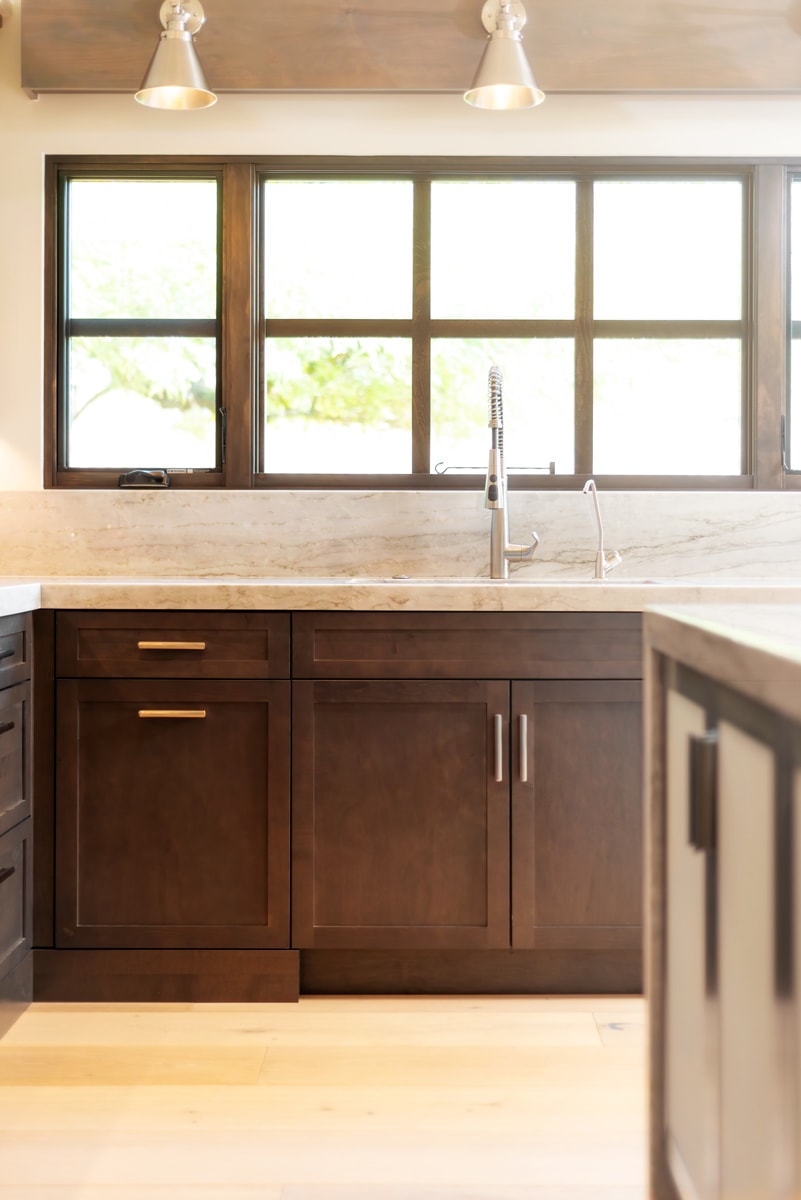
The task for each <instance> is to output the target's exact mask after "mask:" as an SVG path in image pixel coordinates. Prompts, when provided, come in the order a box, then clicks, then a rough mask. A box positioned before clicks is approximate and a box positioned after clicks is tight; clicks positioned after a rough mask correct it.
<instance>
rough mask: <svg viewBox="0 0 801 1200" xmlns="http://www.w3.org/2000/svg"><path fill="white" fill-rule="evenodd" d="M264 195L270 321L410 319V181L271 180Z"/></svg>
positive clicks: (266, 298) (411, 194)
mask: <svg viewBox="0 0 801 1200" xmlns="http://www.w3.org/2000/svg"><path fill="white" fill-rule="evenodd" d="M263 197H264V308H265V312H266V315H267V316H268V317H341V318H349V317H351V318H352V317H384V318H397V319H404V318H409V317H411V315H412V265H413V257H412V228H413V225H412V214H413V198H414V197H413V187H412V184H411V183H410V182H409V181H408V180H401V181H392V180H389V181H387V180H315V181H300V182H296V181H290V180H281V179H276V180H270V182H269V183H266V184H265V185H264V188H263Z"/></svg>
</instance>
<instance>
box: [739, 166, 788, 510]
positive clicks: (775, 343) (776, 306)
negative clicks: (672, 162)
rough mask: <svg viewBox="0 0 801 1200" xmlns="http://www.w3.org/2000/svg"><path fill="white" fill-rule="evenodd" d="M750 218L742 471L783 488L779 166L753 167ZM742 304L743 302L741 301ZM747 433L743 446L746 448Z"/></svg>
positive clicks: (782, 201) (782, 175)
mask: <svg viewBox="0 0 801 1200" xmlns="http://www.w3.org/2000/svg"><path fill="white" fill-rule="evenodd" d="M755 193H756V194H755V197H754V202H755V204H756V214H755V218H756V219H755V220H754V221H753V222H746V225H747V226H748V225H751V226H753V229H754V235H755V237H756V247H757V253H754V252H753V247H752V241H751V238H750V237H749V238H748V245H747V250H748V253H747V254H746V256H745V262H746V263H749V264H753V265H752V266H749V267H748V268H747V269H746V287H745V292H746V296H747V295H748V294H749V293H750V294H751V295H754V296H755V301H756V303H755V311H753V312H748V311H747V314H746V317H747V321H748V323H749V325H750V323H751V321H753V331H754V332H753V338H748V337H746V338H745V341H744V345H745V346H746V347H748V346H749V345H752V346H753V363H752V364H751V363H748V362H744V363H743V378H744V380H745V381H746V387H745V396H746V398H747V394H748V390H749V389H748V387H747V381H748V379H749V376H752V378H753V389H752V392H753V402H754V407H753V413H749V412H748V411H747V410H746V411H745V412H744V414H743V416H744V424H743V430H744V432H745V431H746V430H747V429H748V425H747V424H746V423H745V422H746V421H747V420H748V419H750V422H751V430H752V435H753V436H752V439H751V440H752V447H751V455H750V457H751V462H750V463H749V462H744V463H743V471H744V473H746V474H748V473H749V472H753V475H754V487H757V488H770V489H777V488H781V487H782V486H783V475H782V462H781V434H780V429H781V417H782V413H783V412H785V396H786V390H787V365H786V364H787V360H786V353H787V350H786V338H787V332H786V331H787V285H786V270H787V251H786V233H785V231H786V224H787V221H786V212H787V184H786V171H785V168H784V167H783V166H781V165H774V164H769V165H768V164H763V165H760V166H758V167H757V168H756V180H755ZM752 270H753V271H755V272H756V278H755V280H754V286H749V283H750V281H749V278H748V277H749V275H750V272H751V271H752ZM745 303H746V304H747V300H746V301H745ZM748 441H749V439H748V438H747V437H745V436H744V437H743V444H744V447H745V449H746V453H747V451H748Z"/></svg>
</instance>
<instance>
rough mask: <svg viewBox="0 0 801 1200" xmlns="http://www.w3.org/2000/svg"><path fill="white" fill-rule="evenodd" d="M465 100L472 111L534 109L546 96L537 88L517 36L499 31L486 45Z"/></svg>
mask: <svg viewBox="0 0 801 1200" xmlns="http://www.w3.org/2000/svg"><path fill="white" fill-rule="evenodd" d="M464 98H465V100H466V101H467V103H468V104H472V105H473V107H474V108H495V109H502V108H533V107H534V105H535V104H542V102H543V100H544V99H545V93H544V92H542V91H540V89H539V88H538V87H537V84H536V81H535V79H534V75H533V73H532V70H531V67H530V66H529V65H528V59H527V58H526V52H525V50H524V49H523V45H522V42H521V39H520V35H519V34H517V33H510V32H506V31H505V30H498V31H497V32H496V33H493V34H492V35H491V37H490V39H489V41H488V42H487V46H486V49H485V50H484V55H483V57H482V59H481V62H480V63H479V65H478V70H477V71H476V76H475V79H474V80H473V84H472V86H471V88H470V90H469V91H467V92H465V95H464Z"/></svg>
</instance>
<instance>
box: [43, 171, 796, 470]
mask: <svg viewBox="0 0 801 1200" xmlns="http://www.w3.org/2000/svg"><path fill="white" fill-rule="evenodd" d="M799 171H801V161H796V160H794V161H789V160H788V161H778V160H775V159H771V160H755V159H740V158H738V159H733V158H726V159H698V158H692V159H675V158H672V159H657V158H645V159H643V158H636V159H632V158H627V159H618V158H615V159H611V158H604V159H597V160H590V159H579V158H557V159H554V158H537V159H532V158H493V159H484V158H459V157H453V158H383V157H371V158H350V157H348V158H341V157H305V156H283V157H275V158H269V159H250V158H248V159H245V158H242V157H232V158H227V157H226V158H219V157H215V158H211V157H205V158H204V157H191V158H183V157H182V158H179V159H172V158H165V157H128V156H126V157H124V158H123V157H121V156H119V157H116V156H114V157H106V156H104V157H103V158H102V159H95V158H88V157H69V158H66V157H65V158H60V157H59V158H56V157H53V158H48V160H47V162H46V223H45V262H46V270H45V312H46V321H45V380H44V393H45V415H44V439H45V442H44V444H45V456H44V483H45V487H67V488H116V487H117V484H118V476H119V471H117V470H77V469H70V468H65V467H64V465H63V455H62V454H61V446H62V444H63V435H62V417H61V415H60V408H61V406H62V404H61V399H60V396H59V386H60V385H59V379H60V376H61V374H62V370H61V368H62V363H61V356H62V353H63V349H62V348H63V346H64V344H65V329H64V321H63V296H64V278H63V273H64V267H63V252H62V250H61V242H62V237H61V232H60V226H59V221H60V220H61V204H60V200H59V189H60V186H61V184H60V181H61V180H62V179H63V178H67V177H70V175H71V174H72V175H78V176H80V175H83V176H86V175H90V174H91V175H96V174H105V175H107V176H109V177H117V176H121V175H124V174H125V173H131V174H133V173H141V174H143V175H147V174H148V173H149V174H153V175H158V174H161V175H171V174H173V173H174V174H176V175H180V174H188V175H192V174H195V175H199V174H204V173H207V174H213V173H219V177H220V179H221V195H222V212H221V214H220V220H221V243H220V245H221V263H220V277H221V304H220V310H219V314H218V324H219V339H220V340H219V348H220V353H219V355H218V372H219V388H220V392H219V395H220V397H221V407H222V408H224V410H225V426H226V444H225V453H224V457H223V460H222V462H221V463H220V464H219V469H218V470H217V471H209V472H195V473H191V474H183V473H180V472H178V473H175V474H174V475H172V477H171V483H172V485H173V486H176V487H182V488H194V489H198V488H200V489H214V488H225V489H231V488H265V489H269V488H276V489H277V488H280V489H286V488H293V489H340V488H341V489H351V490H358V489H362V488H369V489H371V490H374V489H381V490H437V491H463V490H478V489H480V488H481V487H483V477H481V478H480V477H478V476H475V475H457V474H453V475H451V474H446V475H437V474H432V473H430V471H429V444H430V435H431V416H430V404H429V370H430V343H431V338H432V337H459V336H467V335H468V334H470V335H472V336H479V334H480V335H481V336H504V337H521V336H523V337H525V336H531V335H532V333H536V334H537V335H538V336H554V335H561V336H570V337H573V338H574V339H575V342H574V346H575V366H576V389H575V397H576V400H575V416H576V471H575V472H574V473H571V474H559V475H537V476H536V477H533V478H532V477H531V476H530V475H517V476H516V475H514V474H513V475H511V476H510V480H509V486H510V488H513V489H519V490H564V489H568V490H570V489H573V488H577V487H580V486H582V485H583V483H584V482H585V481H586V479H587V478H588V476H589V475H590V474H591V473H592V472H591V453H592V350H593V339H594V337H596V336H598V334H599V333H601V334H603V333H604V332H605V331H607V328H608V327H609V328H611V325H610V323H608V322H596V321H595V320H594V319H593V316H592V311H591V305H592V264H591V259H590V257H589V256H588V255H587V252H586V248H587V245H588V241H587V239H588V237H589V236H590V235H591V231H592V190H591V185H592V183H593V182H594V181H596V180H603V179H615V178H618V179H632V178H637V179H646V178H671V179H677V178H685V179H686V178H692V177H694V176H697V177H699V178H715V177H721V178H725V177H728V178H732V177H737V178H740V179H742V180H743V182H744V196H745V212H744V222H743V225H744V233H743V292H744V304H743V313H742V319H741V320H740V321H734V322H711V323H708V326H705V324H704V323H703V322H680V321H679V322H662V321H660V322H653V323H646V322H631V323H625V322H618V321H616V322H614V323H612V324H613V325H614V327H615V331H616V333H617V336H626V335H627V329H628V331H629V333H630V332H631V330H633V329H634V327H635V325H636V327H637V330H638V331H639V333H640V335H641V336H642V335H643V334H647V333H648V332H649V330H651V329H652V331H653V332H661V333H664V332H665V331H666V330H668V329H670V330H671V331H673V332H675V333H676V334H678V335H682V336H686V335H687V333H688V331H692V336H709V335H710V334H711V333H712V332H713V331H714V332H720V331H721V329H722V328H723V327H724V326H725V328H726V330H727V332H729V333H731V332H736V333H739V334H741V336H742V346H743V354H744V359H743V372H742V375H743V395H742V414H743V424H742V428H743V461H742V472H741V473H740V474H738V475H729V476H720V475H701V476H699V475H692V476H690V475H676V476H670V475H669V476H654V475H621V476H617V475H601V474H596V475H595V478H596V480H597V481H598V483H599V486H602V487H604V488H606V489H619V490H648V491H659V490H674V491H675V490H715V491H730V490H737V491H743V490H750V489H765V490H777V489H781V488H791V489H792V488H801V476H795V475H793V474H792V473H788V472H785V471H784V470H783V468H782V449H781V418H782V415H783V414H784V412H785V406H786V392H787V355H788V346H789V324H788V319H787V310H788V298H787V286H788V279H787V275H788V272H787V236H788V235H787V214H788V208H789V200H788V197H789V178H790V177H791V176H793V175H795V176H797V175H798V173H799ZM321 177H329V178H332V179H337V178H365V179H367V178H369V179H410V180H412V181H413V182H414V187H415V200H414V233H413V272H414V279H413V296H414V300H413V310H412V315H411V318H410V319H409V320H407V321H397V320H394V321H381V320H378V321H339V322H333V321H326V322H325V323H324V324H325V329H326V332H327V333H332V332H334V333H336V334H338V335H339V336H344V335H345V334H346V333H348V332H354V331H357V330H358V332H360V333H365V332H370V333H371V334H373V335H376V334H379V335H380V334H388V335H392V336H398V335H399V333H401V334H402V335H403V336H408V337H410V338H411V340H412V454H411V462H412V467H411V470H410V471H409V472H408V473H403V474H392V475H385V474H381V475H376V474H370V473H365V474H363V475H361V474H360V475H354V474H348V475H337V474H333V473H332V474H320V473H317V474H281V475H276V474H268V473H265V472H262V471H260V470H259V462H260V456H261V448H260V445H259V440H260V426H261V418H260V409H261V404H260V401H259V395H260V392H261V390H262V384H261V379H262V373H263V361H262V360H263V350H262V347H263V341H264V339H263V336H262V334H263V332H264V333H266V332H271V333H276V334H277V333H280V332H287V331H289V330H290V329H291V331H292V332H293V333H296V334H298V333H304V332H305V333H306V334H309V333H312V332H319V330H320V328H321V326H322V324H323V323H322V322H319V321H298V320H280V321H279V320H271V321H269V322H268V321H267V320H266V318H265V317H264V315H263V313H262V312H261V307H260V299H259V293H260V286H259V284H260V280H259V276H260V245H261V231H260V229H259V224H258V222H259V211H260V208H261V205H260V202H259V188H260V184H261V181H262V180H265V179H270V178H284V179H287V178H289V179H291V178H295V179H303V178H321ZM543 177H547V178H551V179H554V178H561V179H570V180H574V181H576V183H577V218H576V221H577V225H576V229H577V252H576V256H577V272H576V287H577V310H576V315H575V319H573V320H568V321H538V320H508V321H484V322H479V321H473V320H471V321H461V320H458V321H450V320H439V319H432V317H431V310H430V286H429V272H428V263H429V255H430V188H431V184H432V182H434V181H436V180H438V179H463V180H469V179H475V178H482V179H493V178H497V179H503V178H506V179H509V178H512V179H520V178H531V179H536V178H543ZM142 465H145V464H142Z"/></svg>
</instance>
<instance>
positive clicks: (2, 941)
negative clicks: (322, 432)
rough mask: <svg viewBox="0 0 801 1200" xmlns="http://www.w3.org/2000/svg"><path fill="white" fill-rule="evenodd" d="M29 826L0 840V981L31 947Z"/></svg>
mask: <svg viewBox="0 0 801 1200" xmlns="http://www.w3.org/2000/svg"><path fill="white" fill-rule="evenodd" d="M30 855H31V823H30V821H23V822H22V823H21V824H20V825H17V826H16V828H14V829H12V830H11V831H10V832H9V833H6V834H5V835H4V836H3V837H0V978H2V977H3V976H4V975H6V974H8V972H9V971H10V970H11V969H12V968H13V967H15V966H16V965H17V963H18V962H20V961H21V960H22V959H23V958H24V957H25V955H26V954H27V953H28V951H29V950H30V946H31V934H30V930H31V860H30Z"/></svg>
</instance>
